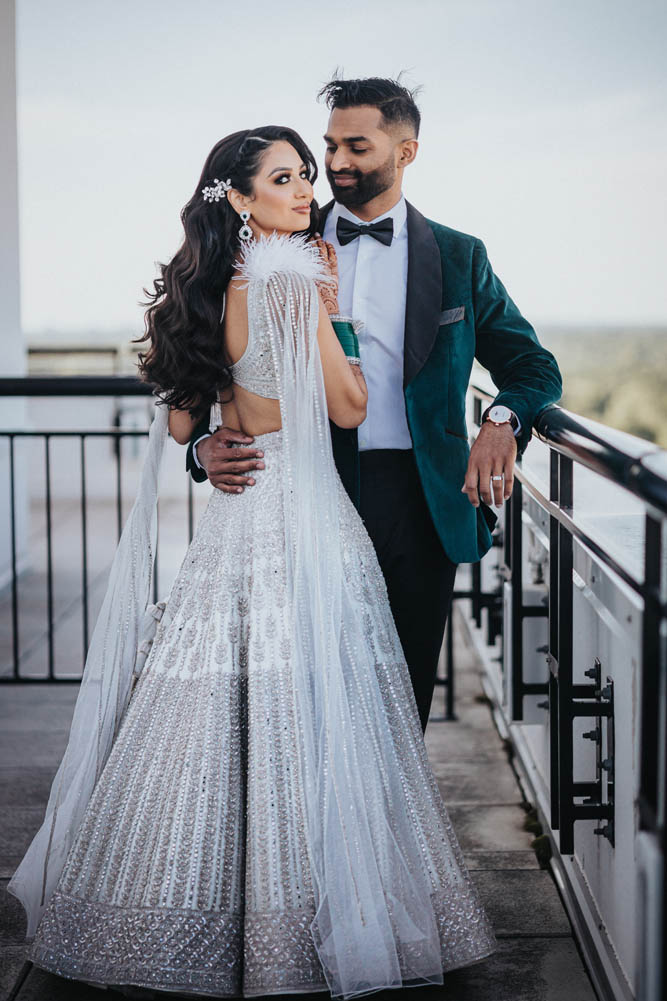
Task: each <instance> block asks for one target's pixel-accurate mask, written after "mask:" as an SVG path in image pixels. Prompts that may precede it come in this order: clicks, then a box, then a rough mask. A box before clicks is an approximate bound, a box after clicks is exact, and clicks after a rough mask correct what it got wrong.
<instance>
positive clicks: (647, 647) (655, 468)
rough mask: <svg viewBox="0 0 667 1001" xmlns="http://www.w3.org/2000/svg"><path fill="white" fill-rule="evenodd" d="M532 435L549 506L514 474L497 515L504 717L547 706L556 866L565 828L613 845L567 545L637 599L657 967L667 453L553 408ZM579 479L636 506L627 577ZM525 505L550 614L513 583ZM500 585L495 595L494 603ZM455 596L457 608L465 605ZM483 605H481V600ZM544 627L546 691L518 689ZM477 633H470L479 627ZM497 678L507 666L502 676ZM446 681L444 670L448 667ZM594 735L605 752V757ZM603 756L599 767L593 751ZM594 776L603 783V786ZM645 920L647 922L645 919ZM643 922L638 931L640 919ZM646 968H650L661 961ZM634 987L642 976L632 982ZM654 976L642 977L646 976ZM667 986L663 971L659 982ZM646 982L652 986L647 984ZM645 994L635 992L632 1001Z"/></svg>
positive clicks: (568, 839) (595, 691) (484, 396)
mask: <svg viewBox="0 0 667 1001" xmlns="http://www.w3.org/2000/svg"><path fill="white" fill-rule="evenodd" d="M471 392H472V394H473V396H474V417H475V421H476V423H477V424H479V421H480V418H481V412H482V410H483V408H484V406H486V404H487V403H488V402H489V401H490V399H492V396H493V393H492V392H490V391H489V389H488V387H486V386H483V385H480V386H473V387H471ZM534 434H535V435H536V436H537V437H538V438H539V439H540V440H541V441H542V442H543V443H545V444H546V445H547V446H548V449H549V466H548V481H549V482H548V491H547V492H548V496H547V495H546V493H545V490H544V489H542V488H541V486H540V480H539V477H537V476H535V474H534V473H532V474H531V471H530V469H529V468H526V469H525V470H524V469H523V468H522V462H521V461H519V462H518V463H517V467H516V478H515V486H514V490H513V492H512V496H511V498H510V499H509V501H508V502H507V504H506V507H505V511H504V518H503V529H502V531H501V532H500V533H499V534H500V537H501V538H502V543H503V559H502V564H501V567H500V571H501V573H500V578H501V580H503V579H504V580H505V581H508V582H509V586H510V588H511V599H512V600H511V615H510V617H509V621H508V622H505V624H504V627H505V628H506V629H508V630H510V633H511V637H510V638H509V639H510V642H509V649H510V650H511V656H512V663H511V684H510V690H509V692H508V700H509V703H510V704H509V706H508V710H509V716H510V718H511V719H512V720H518V721H520V720H521V719H523V704H524V698H525V697H526V696H530V695H542V694H544V695H546V696H547V698H546V699H545V700H544V701H543V702H541V703H540V706H541V707H542V708H544V709H546V710H548V712H549V732H550V796H551V802H550V813H551V816H550V818H549V823H550V826H551V828H552V829H553V830H554V831H558V847H559V851H560V854H561V855H570V854H572V853H573V852H574V824H575V822H576V821H577V820H582V819H588V820H591V819H593V820H596V821H599V822H600V826H599V827H597V828H596V829H595V833H596V834H599V835H602V836H604V837H605V838H606V839H607V840H608V841H609V843H610V844H611V845H613V844H614V787H615V782H614V777H615V760H614V683H613V679H612V678H610V677H607V678H603V677H602V665H601V663H600V659H599V658H598V657H595V658H594V661H593V663H592V664H591V665H590V666H589V667H588V669H587V670H585V671H584V673H585V675H586V677H587V678H589V679H590V683H585V684H581V683H576V682H575V681H574V679H573V668H574V651H573V640H574V635H573V634H574V617H573V593H574V592H573V588H574V582H573V569H574V567H573V556H574V546H575V540H576V542H577V543H580V544H582V545H583V546H584V547H586V549H588V550H589V551H590V553H592V554H593V556H594V557H595V559H596V560H597V561H598V562H599V563H600V564H601V565H602V566H604V567H605V568H607V569H608V570H609V571H611V572H612V574H615V575H616V577H618V578H619V580H620V581H622V582H623V584H624V585H626V586H627V587H629V588H630V589H631V591H632V592H633V593H634V595H635V596H637V598H638V599H639V604H640V607H641V614H642V633H641V653H640V656H641V704H640V709H639V713H638V716H639V719H638V726H639V746H640V762H639V791H638V797H637V806H638V815H639V816H638V822H639V830H640V831H645V832H648V833H649V834H651V835H652V836H653V837H654V838H655V841H656V844H657V845H658V850H659V852H660V855H661V857H662V860H663V862H662V867H661V873H662V875H661V876H660V877H658V878H660V881H661V886H660V890H659V893H660V897H661V900H662V903H661V906H660V917H659V918H658V920H659V922H660V924H659V928H658V931H657V935H658V938H659V940H660V941H661V943H662V949H661V951H660V955H661V956H665V955H667V921H666V920H665V918H666V917H667V865H665V861H664V860H665V848H666V832H665V812H666V809H667V706H666V705H665V702H666V700H667V601H666V597H665V592H666V589H667V585H666V581H665V577H666V565H667V553H665V536H666V529H667V452H665V451H663V450H661V449H659V448H658V447H657V446H655V445H653V444H651V443H650V442H646V441H643V440H641V439H638V438H634V437H633V436H630V435H627V434H625V433H621V432H617V431H614V430H613V429H611V428H607V427H605V426H603V425H600V424H598V423H597V422H595V421H590V420H587V419H585V418H582V417H578V416H577V415H576V414H572V413H569V412H568V411H566V410H564V409H562V408H561V407H558V406H549V407H547V408H546V409H545V410H543V411H542V412H541V413H540V414H539V416H538V418H537V420H536V421H535V425H534ZM577 467H583V468H585V469H588V470H591V471H593V472H594V473H596V474H597V475H598V476H600V477H603V478H604V479H606V480H608V481H609V482H611V483H613V484H615V485H617V486H620V487H622V488H624V489H625V490H627V491H628V492H630V493H631V494H633V495H634V496H635V497H636V498H638V499H639V500H640V501H641V502H642V505H643V511H644V514H643V518H644V536H643V560H642V564H643V565H642V568H641V570H640V571H639V572H633V571H632V570H631V569H628V565H626V564H627V562H628V561H624V560H622V559H617V558H616V557H615V556H614V555H612V554H611V553H610V552H609V551H608V549H607V548H606V547H605V546H604V545H601V543H600V542H599V540H598V539H596V538H595V537H594V536H593V535H592V534H591V532H590V531H588V530H587V529H586V528H585V527H584V526H583V525H582V522H581V519H580V518H578V517H577V514H576V511H575V475H574V473H575V469H576V468H577ZM524 497H527V498H532V500H533V501H534V502H536V503H537V509H538V510H540V509H541V510H542V511H543V512H544V513H545V514H546V516H547V523H548V560H549V580H548V605H547V607H540V606H535V605H534V604H527V603H526V602H525V601H524V581H523V569H522V567H523V559H522V556H523V554H522V540H523V534H524V533H523V530H522V529H523V526H522V517H523V514H522V512H523V508H524ZM529 521H530V519H529ZM501 593H502V584H501V585H500V586H499V588H498V589H496V590H495V591H494V594H495V598H496V600H497V601H498V602H499V601H500V600H501V597H500V595H501ZM455 596H461V597H462V596H465V595H464V594H463V593H462V594H460V595H456V592H455ZM492 597H493V595H489V596H488V598H489V600H490V599H492ZM534 615H540V616H546V617H548V642H547V644H546V645H545V647H543V648H540V649H541V650H543V652H544V653H545V655H546V661H547V664H548V680H547V681H545V682H544V683H535V682H528V681H525V680H524V678H523V666H524V656H523V648H522V641H523V623H524V620H525V618H526V617H528V616H534ZM478 624H479V623H478ZM503 667H504V668H506V667H507V665H504V666H503ZM449 670H453V668H452V667H451V665H450V667H449ZM582 717H583V718H589V719H591V721H592V723H593V729H592V730H591V731H590V732H589V733H585V734H583V736H584V737H588V738H590V739H594V740H595V742H596V777H595V779H594V780H592V781H586V782H584V781H575V779H574V774H573V771H574V721H575V719H577V718H582ZM603 731H605V736H606V741H605V742H604V745H603ZM603 746H605V747H606V757H605V756H603V752H602V748H603ZM603 773H604V778H605V780H606V781H603ZM654 919H655V916H654ZM645 920H648V918H646V919H645ZM649 962H651V963H654V964H655V963H660V959H659V957H655V956H653V957H650V959H649ZM639 975H640V980H642V978H643V977H644V976H647V977H648V976H649V974H646V973H645V972H644V971H643V970H642V971H640V974H639ZM655 975H656V974H655V968H654V969H653V971H652V972H651V973H650V976H655ZM657 976H658V978H659V979H660V980H661V982H662V983H663V986H665V978H664V975H663V973H662V966H661V967H660V971H659V972H658V973H657ZM651 982H654V981H651ZM644 998H645V993H644V989H642V999H643V1001H644Z"/></svg>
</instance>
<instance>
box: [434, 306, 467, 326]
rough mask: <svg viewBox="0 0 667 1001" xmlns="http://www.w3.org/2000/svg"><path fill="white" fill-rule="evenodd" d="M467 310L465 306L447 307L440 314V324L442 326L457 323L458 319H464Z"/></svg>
mask: <svg viewBox="0 0 667 1001" xmlns="http://www.w3.org/2000/svg"><path fill="white" fill-rule="evenodd" d="M465 311H466V308H465V306H455V307H454V309H445V310H444V311H443V312H442V313H441V314H440V326H441V327H442V326H443V325H444V324H445V323H456V321H457V320H462V319H463V317H464V316H465Z"/></svg>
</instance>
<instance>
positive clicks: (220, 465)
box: [197, 427, 264, 494]
mask: <svg viewBox="0 0 667 1001" xmlns="http://www.w3.org/2000/svg"><path fill="white" fill-rule="evenodd" d="M254 440H255V439H254V438H253V437H252V436H251V435H247V434H243V431H239V430H238V429H237V428H227V427H221V428H218V430H217V431H216V432H215V434H212V435H210V436H209V437H208V438H204V439H203V441H200V442H199V443H198V445H197V458H198V459H199V463H200V465H202V466H203V467H204V469H205V470H206V475H207V476H208V478H209V481H210V482H211V484H212V485H213V486H214V487H216V488H217V489H218V490H223V491H224V492H225V493H227V494H240V493H242V491H243V488H244V487H246V486H250V487H251V486H253V485H254V483H255V480H254V478H253V477H252V476H250V475H249V474H250V472H251V471H252V470H253V469H264V462H263V461H262V456H263V455H264V452H263V451H262V450H261V449H257V448H248V447H247V445H246V444H244V445H243V446H242V447H238V443H246V442H253V441H254Z"/></svg>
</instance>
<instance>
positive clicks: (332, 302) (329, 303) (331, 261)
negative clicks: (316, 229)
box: [313, 233, 338, 316]
mask: <svg viewBox="0 0 667 1001" xmlns="http://www.w3.org/2000/svg"><path fill="white" fill-rule="evenodd" d="M313 243H314V244H315V245H316V247H317V249H318V250H319V252H320V256H321V258H322V261H323V263H324V265H325V267H326V270H327V272H328V274H329V276H330V277H331V278H332V279H333V281H331V282H317V283H316V284H317V287H318V288H319V290H320V295H321V296H322V300H323V302H324V305H325V307H326V311H327V313H328V314H329V316H332V315H333V314H335V313H337V312H338V257H337V256H336V251H335V249H334V247H333V245H332V244H331V243H327V242H326V241H325V240H323V239H322V237H321V236H320V234H319V233H316V234H315V236H314V238H313Z"/></svg>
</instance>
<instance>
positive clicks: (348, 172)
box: [327, 170, 361, 183]
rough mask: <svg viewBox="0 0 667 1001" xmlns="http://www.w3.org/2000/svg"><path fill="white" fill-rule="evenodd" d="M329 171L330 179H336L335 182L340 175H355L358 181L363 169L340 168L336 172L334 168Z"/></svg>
mask: <svg viewBox="0 0 667 1001" xmlns="http://www.w3.org/2000/svg"><path fill="white" fill-rule="evenodd" d="M327 173H328V175H329V180H331V181H334V183H335V181H336V178H338V177H353V178H355V180H357V181H358V180H359V178H360V177H361V171H359V170H339V171H338V172H337V173H335V174H334V172H333V171H332V170H329V171H327Z"/></svg>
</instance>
